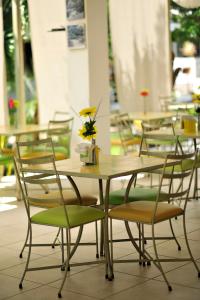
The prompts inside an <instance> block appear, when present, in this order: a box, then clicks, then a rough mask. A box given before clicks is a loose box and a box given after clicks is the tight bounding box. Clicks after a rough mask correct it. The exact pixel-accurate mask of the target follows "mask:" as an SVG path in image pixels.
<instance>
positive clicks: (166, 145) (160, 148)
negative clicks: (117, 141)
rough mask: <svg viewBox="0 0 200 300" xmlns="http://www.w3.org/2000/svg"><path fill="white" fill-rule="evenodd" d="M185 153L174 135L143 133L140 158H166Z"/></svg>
mask: <svg viewBox="0 0 200 300" xmlns="http://www.w3.org/2000/svg"><path fill="white" fill-rule="evenodd" d="M175 153H181V154H182V153H183V150H182V147H181V144H180V142H179V138H178V137H177V136H174V135H171V134H170V135H166V134H153V133H149V132H147V133H145V132H144V133H143V134H142V138H141V143H140V149H139V156H142V155H147V156H155V157H164V158H165V157H166V156H167V155H168V154H175Z"/></svg>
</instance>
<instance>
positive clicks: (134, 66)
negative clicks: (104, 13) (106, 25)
mask: <svg viewBox="0 0 200 300" xmlns="http://www.w3.org/2000/svg"><path fill="white" fill-rule="evenodd" d="M110 21H111V22H110V24H111V32H112V45H113V54H114V62H115V70H116V79H117V92H118V97H119V101H120V104H121V107H122V110H124V111H127V112H129V111H143V109H144V107H143V101H141V97H140V95H139V94H140V91H141V90H142V89H144V88H147V89H149V92H150V95H149V96H148V99H147V101H146V111H147V110H149V111H158V110H160V105H159V95H169V94H170V93H171V79H170V78H171V70H170V69H171V68H170V54H169V30H168V1H163V0H151V1H146V0H140V1H138V0H117V1H116V0H110Z"/></svg>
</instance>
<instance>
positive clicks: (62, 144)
mask: <svg viewBox="0 0 200 300" xmlns="http://www.w3.org/2000/svg"><path fill="white" fill-rule="evenodd" d="M73 120H74V119H73V118H70V119H66V120H56V121H55V120H50V121H49V124H48V137H50V138H51V139H52V141H53V145H54V149H55V152H60V153H63V154H65V155H66V158H68V157H69V156H70V145H71V136H72V127H73Z"/></svg>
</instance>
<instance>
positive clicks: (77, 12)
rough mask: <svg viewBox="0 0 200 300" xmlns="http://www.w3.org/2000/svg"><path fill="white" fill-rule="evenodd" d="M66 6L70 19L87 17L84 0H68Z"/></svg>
mask: <svg viewBox="0 0 200 300" xmlns="http://www.w3.org/2000/svg"><path fill="white" fill-rule="evenodd" d="M66 7H67V19H68V20H79V19H84V18H85V8H84V0H66Z"/></svg>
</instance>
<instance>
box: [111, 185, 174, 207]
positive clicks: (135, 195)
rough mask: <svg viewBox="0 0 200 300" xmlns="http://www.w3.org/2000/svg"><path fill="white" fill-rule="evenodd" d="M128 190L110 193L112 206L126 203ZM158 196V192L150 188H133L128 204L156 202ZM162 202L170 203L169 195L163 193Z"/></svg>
mask: <svg viewBox="0 0 200 300" xmlns="http://www.w3.org/2000/svg"><path fill="white" fill-rule="evenodd" d="M125 194H126V189H121V190H116V191H113V192H111V193H110V198H109V203H110V205H120V204H122V203H124V199H125ZM157 196H158V190H157V189H153V188H148V187H135V188H131V189H130V192H129V195H128V202H134V201H142V200H144V199H145V200H149V201H155V200H156V197H157ZM162 199H163V200H162V201H168V200H169V197H168V194H167V193H162Z"/></svg>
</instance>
